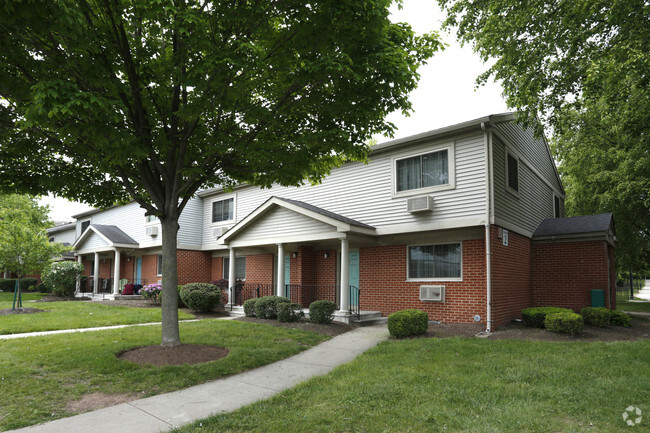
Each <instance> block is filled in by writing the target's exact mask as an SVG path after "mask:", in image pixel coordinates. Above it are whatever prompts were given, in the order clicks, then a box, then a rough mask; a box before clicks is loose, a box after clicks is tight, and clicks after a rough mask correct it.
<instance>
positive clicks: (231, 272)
mask: <svg viewBox="0 0 650 433" xmlns="http://www.w3.org/2000/svg"><path fill="white" fill-rule="evenodd" d="M235 259H236V255H235V249H234V248H230V262H229V263H228V304H230V305H234V301H235V298H234V296H235V291H234V290H233V289H234V287H235V282H236V281H237V276H236V275H235Z"/></svg>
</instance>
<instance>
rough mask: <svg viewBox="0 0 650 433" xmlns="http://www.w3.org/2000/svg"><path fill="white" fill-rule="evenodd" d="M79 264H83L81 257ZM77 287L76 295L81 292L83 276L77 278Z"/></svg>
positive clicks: (78, 259)
mask: <svg viewBox="0 0 650 433" xmlns="http://www.w3.org/2000/svg"><path fill="white" fill-rule="evenodd" d="M77 263H79V264H80V265H81V264H83V263H82V262H81V256H77ZM75 287H76V289H75V293H79V292H81V276H79V277H77V283H76V286H75Z"/></svg>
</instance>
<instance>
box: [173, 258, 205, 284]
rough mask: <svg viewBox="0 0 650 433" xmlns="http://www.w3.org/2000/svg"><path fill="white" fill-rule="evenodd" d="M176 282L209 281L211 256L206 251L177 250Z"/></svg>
mask: <svg viewBox="0 0 650 433" xmlns="http://www.w3.org/2000/svg"><path fill="white" fill-rule="evenodd" d="M176 259H177V260H178V284H188V283H209V282H210V281H212V280H211V277H212V272H211V265H212V257H211V253H210V252H208V251H194V250H177V251H176Z"/></svg>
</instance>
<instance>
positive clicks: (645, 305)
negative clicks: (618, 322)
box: [616, 300, 650, 313]
mask: <svg viewBox="0 0 650 433" xmlns="http://www.w3.org/2000/svg"><path fill="white" fill-rule="evenodd" d="M616 309H617V310H618V311H634V312H641V313H650V301H645V302H630V301H619V300H617V301H616Z"/></svg>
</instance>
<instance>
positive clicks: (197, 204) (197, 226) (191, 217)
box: [159, 198, 203, 249]
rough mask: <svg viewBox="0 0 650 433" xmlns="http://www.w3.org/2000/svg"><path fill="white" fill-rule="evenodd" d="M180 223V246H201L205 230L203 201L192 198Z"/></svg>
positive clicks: (179, 220) (184, 210) (180, 218)
mask: <svg viewBox="0 0 650 433" xmlns="http://www.w3.org/2000/svg"><path fill="white" fill-rule="evenodd" d="M178 224H179V225H180V228H179V229H178V236H177V239H178V246H179V247H180V248H197V249H198V248H200V247H201V234H202V230H203V202H202V201H201V200H200V199H198V198H192V199H190V201H188V202H187V205H186V206H185V209H183V213H182V214H181V216H180V217H179V218H178ZM161 233H162V232H161ZM159 237H160V236H159Z"/></svg>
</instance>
